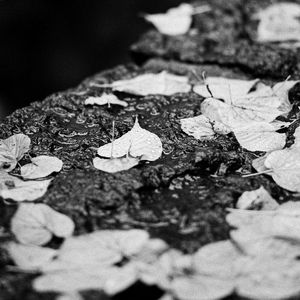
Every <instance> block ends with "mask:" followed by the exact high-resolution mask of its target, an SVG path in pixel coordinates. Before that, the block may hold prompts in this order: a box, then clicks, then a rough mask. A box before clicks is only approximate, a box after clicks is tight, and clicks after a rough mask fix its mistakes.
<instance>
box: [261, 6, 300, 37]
mask: <svg viewBox="0 0 300 300" xmlns="http://www.w3.org/2000/svg"><path fill="white" fill-rule="evenodd" d="M257 16H258V18H259V19H260V22H259V25H258V29H257V40H258V41H259V42H285V41H300V22H299V19H298V18H299V16H300V5H299V4H296V3H289V2H283V3H276V4H273V5H270V6H269V7H267V8H266V9H264V10H262V11H260V12H259V13H258V14H257Z"/></svg>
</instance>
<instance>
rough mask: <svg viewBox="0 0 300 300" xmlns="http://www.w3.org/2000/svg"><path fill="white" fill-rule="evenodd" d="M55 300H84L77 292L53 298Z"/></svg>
mask: <svg viewBox="0 0 300 300" xmlns="http://www.w3.org/2000/svg"><path fill="white" fill-rule="evenodd" d="M55 300H84V299H83V298H82V297H81V295H80V294H79V293H78V292H70V293H63V294H61V295H59V296H57V297H56V298H55Z"/></svg>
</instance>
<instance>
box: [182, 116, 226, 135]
mask: <svg viewBox="0 0 300 300" xmlns="http://www.w3.org/2000/svg"><path fill="white" fill-rule="evenodd" d="M180 123H181V129H182V130H183V131H184V132H185V133H186V134H188V135H191V136H193V137H194V138H195V139H197V140H200V139H203V138H206V139H207V138H210V137H213V136H214V135H215V134H216V133H219V134H228V133H229V132H231V130H230V129H229V128H228V127H226V126H225V125H223V124H222V123H220V122H217V121H210V119H209V118H207V117H205V116H204V115H200V116H196V117H193V118H186V119H181V120H180Z"/></svg>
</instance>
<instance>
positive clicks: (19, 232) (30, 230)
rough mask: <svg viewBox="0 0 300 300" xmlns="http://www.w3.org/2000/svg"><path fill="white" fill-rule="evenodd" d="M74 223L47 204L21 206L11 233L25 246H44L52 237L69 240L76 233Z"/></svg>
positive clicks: (13, 221)
mask: <svg viewBox="0 0 300 300" xmlns="http://www.w3.org/2000/svg"><path fill="white" fill-rule="evenodd" d="M74 227H75V226H74V222H73V221H72V220H71V219H70V218H69V217H67V216H66V215H63V214H61V213H59V212H56V211H55V210H53V209H52V208H51V207H49V206H48V205H46V204H42V203H40V204H25V203H24V204H20V205H19V207H18V210H17V212H16V213H15V215H14V216H13V218H12V220H11V231H12V232H13V233H14V235H15V237H16V239H17V240H18V241H19V242H20V243H23V244H29V245H44V244H46V243H47V242H49V241H50V240H51V238H52V235H55V236H57V237H61V238H67V237H69V236H71V235H72V233H73V231H74Z"/></svg>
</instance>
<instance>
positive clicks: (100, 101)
mask: <svg viewBox="0 0 300 300" xmlns="http://www.w3.org/2000/svg"><path fill="white" fill-rule="evenodd" d="M84 104H85V105H108V107H110V105H111V104H114V105H120V106H123V107H127V106H128V103H127V102H126V101H122V100H120V99H118V97H116V96H115V95H114V94H105V93H104V94H102V95H101V96H100V97H88V98H87V99H86V100H85V102H84Z"/></svg>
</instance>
